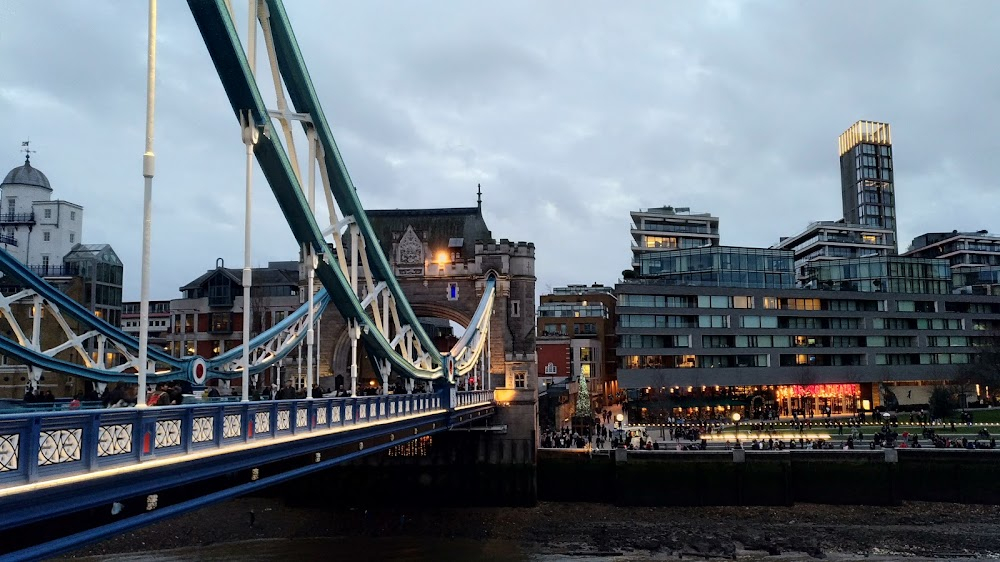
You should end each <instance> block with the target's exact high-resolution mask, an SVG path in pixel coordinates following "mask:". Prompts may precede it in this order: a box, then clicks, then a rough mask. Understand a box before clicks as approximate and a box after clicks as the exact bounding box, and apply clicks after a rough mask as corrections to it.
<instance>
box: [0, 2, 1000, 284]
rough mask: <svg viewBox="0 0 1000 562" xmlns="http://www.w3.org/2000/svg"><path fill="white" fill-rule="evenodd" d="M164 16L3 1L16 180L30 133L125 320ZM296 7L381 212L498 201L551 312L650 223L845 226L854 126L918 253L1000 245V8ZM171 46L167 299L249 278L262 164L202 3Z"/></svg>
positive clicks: (258, 257) (310, 52) (166, 55)
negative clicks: (560, 290)
mask: <svg viewBox="0 0 1000 562" xmlns="http://www.w3.org/2000/svg"><path fill="white" fill-rule="evenodd" d="M234 3H235V4H239V5H240V6H241V7H242V6H243V5H244V4H245V2H242V1H240V0H234ZM145 6H146V2H144V1H139V0H119V1H116V2H109V1H101V0H87V1H82V0H81V1H70V0H59V1H57V0H0V168H3V170H2V171H0V173H5V172H6V170H7V169H10V168H13V167H15V166H18V165H20V164H21V163H22V162H23V160H24V157H23V154H19V153H18V149H19V147H20V144H21V141H23V140H26V139H27V138H29V137H30V138H31V146H32V148H33V149H36V150H37V151H38V152H37V154H34V155H33V157H32V163H33V164H34V165H35V166H36V167H37V168H38V169H40V170H42V171H43V172H44V173H45V174H46V175H47V176H48V178H49V180H50V181H51V183H52V186H53V188H54V190H55V192H54V196H55V197H57V198H60V199H65V200H68V201H72V202H74V203H78V204H81V205H83V206H84V207H85V209H86V210H85V215H84V218H85V222H84V235H83V239H84V242H88V243H101V242H109V243H111V244H112V245H113V246H114V248H115V250H116V251H117V252H118V254H119V256H120V257H121V259H122V261H123V262H124V263H125V298H126V300H130V299H138V296H139V272H140V247H141V232H142V231H141V226H142V176H141V160H142V159H141V155H142V152H143V139H144V136H143V135H144V104H145V71H146V67H145V60H146V52H145V49H146V16H145ZM287 10H288V12H289V15H290V17H291V20H292V25H293V27H294V29H295V32H296V35H297V38H298V41H299V44H300V46H301V48H302V52H303V54H304V56H305V59H306V62H307V64H308V66H309V70H310V72H311V75H312V78H313V81H314V83H315V85H316V90H317V92H318V94H319V96H320V98H321V100H322V103H323V106H324V109H325V112H326V116H327V119H328V120H329V121H330V124H331V126H332V128H333V131H334V135H335V136H336V139H337V142H338V144H339V146H340V150H341V152H342V153H343V156H344V159H345V162H346V164H347V167H348V169H349V171H350V173H351V176H352V178H353V180H354V182H355V184H356V185H357V186H358V193H359V195H360V197H361V201H362V204H363V205H364V206H365V207H366V208H368V209H382V208H427V207H453V206H454V207H468V206H474V205H475V203H476V184H477V183H481V184H482V185H483V199H484V203H483V206H484V214H485V217H486V221H487V224H488V225H489V226H490V228H491V229H492V231H493V234H494V236H496V237H497V238H509V239H511V240H526V241H531V242H534V243H535V245H536V251H537V263H536V266H537V267H536V270H537V275H538V287H539V291H540V292H546V291H547V289H548V288H549V287H553V286H560V285H566V284H568V283H592V282H602V283H605V284H608V283H614V282H615V281H616V280H617V279H618V278H619V277H620V276H621V271H622V270H623V269H625V268H627V267H629V263H630V250H629V243H630V235H629V225H630V220H629V211H630V210H635V209H639V208H647V207H654V206H662V205H668V204H669V205H674V206H685V207H691V209H692V210H693V211H708V212H711V213H713V214H715V215H716V216H718V217H720V219H721V236H722V243H723V244H726V245H747V246H769V245H771V244H773V243H775V242H777V240H778V238H779V236H787V235H791V234H794V233H796V232H798V231H800V230H802V229H803V228H804V227H805V226H806V225H807V224H808V223H809V222H810V221H813V220H836V219H838V218H840V216H841V203H840V187H839V186H840V183H839V167H838V166H839V165H838V154H837V137H838V135H839V134H840V133H841V132H843V131H844V130H845V129H846V128H847V127H849V126H850V125H851V124H852V123H854V122H855V121H857V120H858V119H868V120H876V121H886V122H889V123H891V125H892V132H893V141H894V143H893V144H894V156H895V158H894V164H895V171H896V193H897V213H898V218H899V221H898V222H899V236H900V245H901V249H904V248H905V247H906V246H907V245H908V244H909V241H910V240H911V239H912V238H913V237H914V236H916V235H919V234H921V233H924V232H928V231H936V230H947V231H950V230H953V229H958V230H979V229H989V230H991V231H1000V225H998V224H997V222H998V221H1000V217H998V215H997V209H1000V200H998V199H1000V195H998V192H997V189H996V186H997V182H996V178H997V175H998V173H997V172H998V171H1000V170H998V164H997V161H998V158H997V155H998V154H1000V135H998V134H997V131H998V130H1000V118H998V115H1000V112H998V109H997V108H998V102H1000V77H998V74H997V70H996V68H997V67H996V58H995V57H996V54H997V53H998V52H1000V34H998V33H996V22H997V21H1000V3H994V2H986V1H979V2H973V1H967V2H961V3H958V4H956V3H950V2H948V3H945V2H933V3H932V2H913V1H910V0H905V1H902V0H901V1H895V2H893V1H880V2H871V1H870V0H868V1H841V2H832V1H831V2H819V1H809V2H806V1H788V2H778V1H766V2H765V1H760V2H730V1H700V2H670V1H666V0H659V1H655V2H653V1H651V2H627V3H606V2H590V1H573V2H570V1H550V2H539V1H534V0H533V1H524V2H518V1H506V2H494V3H486V2H476V1H465V2H446V1H427V2H404V1H396V2H379V1H364V2H340V1H330V0H325V1H315V2H308V1H305V0H294V1H291V2H288V6H287ZM241 13H242V12H241ZM237 21H238V22H239V24H240V25H243V26H245V21H246V18H245V16H242V17H239V14H238V18H237ZM159 32H160V43H159V53H158V56H159V58H158V86H157V87H158V90H157V105H156V122H157V127H156V141H155V143H156V144H155V152H156V157H157V167H156V178H155V181H154V192H155V194H154V222H153V258H154V265H153V270H152V271H153V275H154V280H153V283H152V288H153V290H152V298H154V299H169V298H176V297H178V296H179V293H178V290H177V289H178V287H179V286H181V285H183V284H184V283H186V282H188V281H190V280H191V279H193V278H195V277H197V276H198V275H200V274H201V273H203V272H204V271H205V270H207V269H210V268H212V267H214V264H215V260H216V258H219V257H221V258H224V259H225V261H226V265H227V266H230V267H241V266H242V259H243V258H242V256H243V246H242V240H243V236H242V229H243V185H244V180H243V150H244V149H243V145H242V144H241V141H240V133H239V129H238V126H237V124H236V122H235V120H234V118H233V116H232V113H231V111H230V107H229V102H228V100H227V99H226V96H225V93H224V92H223V90H222V86H221V84H220V81H219V78H218V77H217V75H216V73H215V70H214V67H213V66H212V63H211V60H210V59H209V57H208V53H207V51H206V49H205V47H204V45H203V43H202V40H201V36H200V35H199V33H198V30H197V27H196V25H195V23H194V21H193V19H192V17H191V14H190V12H189V11H188V9H187V3H186V2H181V1H180V0H168V1H161V2H160V30H159ZM260 68H261V70H266V67H264V66H263V65H262V66H261V67H260ZM265 78H266V79H267V80H269V78H267V76H266V75H265ZM266 83H267V82H265V84H266ZM255 195H256V197H255V205H256V208H255V213H254V225H255V234H254V251H253V255H254V261H255V265H265V264H266V262H267V261H269V260H284V259H295V257H296V255H297V250H296V246H295V242H294V240H293V238H292V236H291V235H290V234H289V230H288V227H287V226H286V224H285V222H284V219H283V218H282V216H281V214H280V211H279V210H278V208H277V205H276V204H275V203H274V199H273V196H272V195H271V193H270V191H269V190H268V189H267V187H266V184H264V182H263V181H262V180H261V179H258V181H257V183H256V191H255Z"/></svg>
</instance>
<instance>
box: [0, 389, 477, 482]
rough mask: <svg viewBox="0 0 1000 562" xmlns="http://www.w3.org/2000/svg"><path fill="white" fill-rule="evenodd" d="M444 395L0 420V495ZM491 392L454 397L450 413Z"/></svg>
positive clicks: (392, 414)
mask: <svg viewBox="0 0 1000 562" xmlns="http://www.w3.org/2000/svg"><path fill="white" fill-rule="evenodd" d="M446 396H447V395H446V394H444V393H442V392H438V393H433V394H394V395H388V396H363V397H357V398H317V399H313V400H308V399H299V400H273V401H264V402H235V403H234V402H228V403H213V404H190V405H180V406H159V407H150V408H141V409H137V408H121V409H115V408H112V409H95V410H72V411H59V412H37V413H30V414H6V415H0V489H2V488H5V487H10V486H17V485H21V484H29V483H33V482H38V481H43V480H48V479H54V478H59V477H63V476H69V475H73V474H79V473H87V472H94V471H97V470H103V469H107V468H114V467H119V466H124V465H132V464H137V463H141V462H144V461H149V460H153V459H160V458H166V457H171V456H177V455H185V454H189V453H192V452H198V451H202V450H209V449H215V450H218V449H225V448H227V447H234V446H239V445H242V444H245V443H249V442H259V441H262V440H275V439H284V438H293V439H294V438H295V437H307V436H309V435H310V434H315V433H317V432H322V431H327V430H330V429H335V428H343V427H352V426H358V427H360V426H364V425H367V424H370V423H373V422H380V421H383V420H392V419H399V418H404V417H410V416H419V415H422V414H430V413H434V412H440V411H441V410H443V409H446V408H447V407H448V405H447V403H446V400H447V398H446ZM492 400H493V391H472V392H460V393H458V394H457V396H456V408H462V407H468V406H473V405H479V404H487V403H490V402H491V401H492Z"/></svg>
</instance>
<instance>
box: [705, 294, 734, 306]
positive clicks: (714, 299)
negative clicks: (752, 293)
mask: <svg viewBox="0 0 1000 562" xmlns="http://www.w3.org/2000/svg"><path fill="white" fill-rule="evenodd" d="M698 308H732V298H731V297H725V296H709V295H699V296H698Z"/></svg>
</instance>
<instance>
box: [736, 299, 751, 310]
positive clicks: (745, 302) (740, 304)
mask: <svg viewBox="0 0 1000 562" xmlns="http://www.w3.org/2000/svg"><path fill="white" fill-rule="evenodd" d="M733 308H753V297H733Z"/></svg>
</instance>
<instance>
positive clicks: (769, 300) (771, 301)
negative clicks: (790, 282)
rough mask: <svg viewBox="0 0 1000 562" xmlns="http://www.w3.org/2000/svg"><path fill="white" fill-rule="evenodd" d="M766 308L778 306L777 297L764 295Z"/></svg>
mask: <svg viewBox="0 0 1000 562" xmlns="http://www.w3.org/2000/svg"><path fill="white" fill-rule="evenodd" d="M764 308H770V309H776V308H778V299H777V298H776V297H764Z"/></svg>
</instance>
